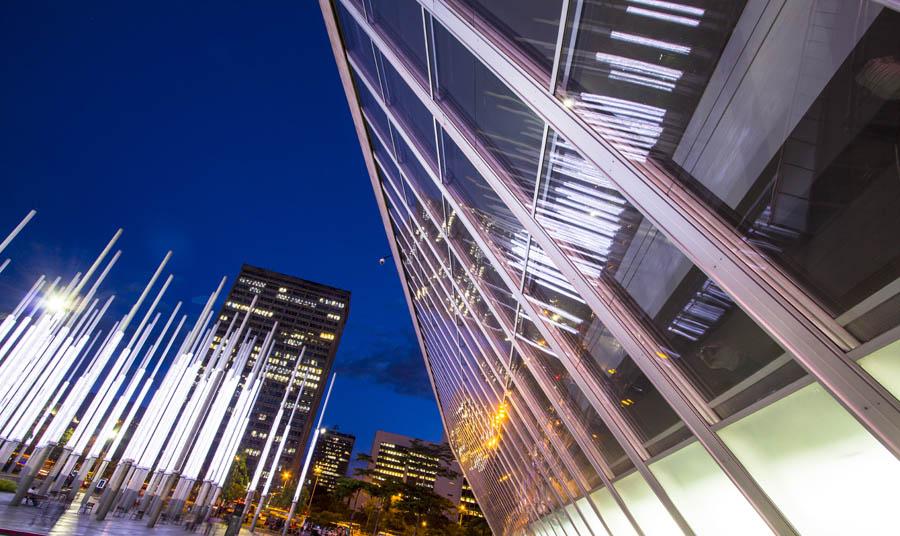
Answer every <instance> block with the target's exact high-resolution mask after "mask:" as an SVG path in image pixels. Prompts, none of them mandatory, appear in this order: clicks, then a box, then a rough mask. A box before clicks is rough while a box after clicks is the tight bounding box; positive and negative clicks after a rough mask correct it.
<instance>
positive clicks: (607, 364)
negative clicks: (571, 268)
mask: <svg viewBox="0 0 900 536" xmlns="http://www.w3.org/2000/svg"><path fill="white" fill-rule="evenodd" d="M524 293H525V295H526V297H527V298H528V299H529V301H530V302H532V304H533V305H534V306H535V307H536V308H537V309H538V312H539V313H540V319H541V320H542V321H543V322H544V323H545V324H546V325H547V327H548V328H549V329H551V330H553V331H556V332H557V333H558V335H559V337H560V338H561V339H562V340H563V341H565V342H566V343H567V345H568V346H569V348H570V349H571V350H572V352H573V354H574V355H575V357H576V359H577V362H576V366H578V367H579V369H581V370H582V371H584V372H585V373H586V374H589V375H590V377H592V378H594V379H595V380H597V382H598V383H599V384H600V386H601V387H602V388H603V389H604V390H605V392H606V395H607V396H608V397H609V398H610V399H611V400H612V401H613V403H614V404H616V405H617V406H618V407H619V408H620V411H621V412H622V414H623V416H625V417H626V419H627V420H628V421H629V422H631V424H632V426H633V427H634V428H635V429H636V430H638V431H639V432H640V433H641V435H642V439H643V440H644V441H645V446H646V448H647V450H648V451H649V452H651V454H655V453H658V452H660V451H662V450H664V449H666V448H668V447H670V446H672V445H674V444H676V443H678V442H679V441H681V440H683V439H686V438H687V437H690V433H689V432H688V431H687V429H686V428H685V427H684V424H683V423H682V422H681V421H680V420H679V419H678V416H677V415H676V414H675V412H674V411H673V410H672V408H671V407H670V406H669V404H668V403H667V402H666V401H665V400H664V399H663V397H662V396H661V395H660V394H659V392H658V391H657V390H656V389H655V388H654V387H653V384H652V383H650V380H648V379H647V377H646V376H644V374H643V373H642V372H641V370H640V369H639V368H638V367H637V365H636V364H635V363H634V362H633V361H632V360H631V357H630V356H629V355H628V354H627V353H626V352H625V350H624V348H622V346H621V345H620V344H619V343H618V342H617V341H616V340H615V339H614V338H613V336H612V334H610V333H609V331H608V330H607V329H606V327H605V326H604V325H603V324H602V323H601V322H600V321H599V320H597V318H596V317H595V316H594V313H593V311H592V310H591V309H590V308H589V307H588V306H587V305H586V304H585V303H584V302H583V301H582V300H581V298H580V297H579V296H578V294H576V293H575V290H574V289H573V288H572V287H571V285H569V284H568V282H566V281H565V279H563V277H562V275H561V274H560V273H559V271H558V270H557V269H556V267H555V266H554V265H553V263H552V262H551V260H550V258H549V257H547V255H546V254H544V252H543V251H542V250H541V248H540V247H539V246H538V245H537V244H536V243H534V242H532V244H531V249H530V250H529V254H528V268H527V270H526V274H525V287H524ZM522 325H523V327H524V328H526V330H525V331H524V333H526V334H527V333H528V332H529V329H528V328H530V331H531V332H533V333H535V334H536V335H533V336H531V337H532V340H534V339H533V337H535V336H537V337H540V335H539V334H538V330H537V328H535V327H533V326H532V325H531V324H530V321H527V320H526V321H525V322H523V324H522ZM541 341H543V338H542V337H540V339H539V341H537V342H538V344H540V342H541Z"/></svg>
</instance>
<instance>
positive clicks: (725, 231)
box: [319, 0, 900, 536]
mask: <svg viewBox="0 0 900 536" xmlns="http://www.w3.org/2000/svg"><path fill="white" fill-rule="evenodd" d="M319 3H320V6H321V7H322V10H323V13H324V15H325V24H326V27H327V29H328V32H329V36H330V39H331V42H332V45H333V48H334V51H335V58H336V62H337V66H338V70H339V72H340V74H341V77H342V81H343V84H344V89H345V91H346V94H347V98H348V101H349V103H350V109H351V112H352V115H353V120H354V124H355V126H356V130H357V133H358V136H359V139H360V143H361V145H362V148H363V154H364V156H365V161H366V166H367V169H368V172H369V176H370V179H371V183H372V187H373V188H374V190H375V192H376V194H377V195H376V197H377V202H378V206H379V209H380V211H381V215H382V219H383V223H384V225H385V229H386V232H387V235H388V238H389V241H390V243H391V247H392V251H393V253H394V258H395V259H397V260H398V262H397V269H398V272H399V274H400V277H401V279H402V281H403V283H404V292H405V294H406V298H407V300H408V304H409V308H410V313H411V315H412V317H413V319H414V323H415V327H416V332H417V336H418V339H419V343H420V345H421V348H422V351H423V354H424V356H425V363H426V366H427V367H428V372H429V376H430V378H431V382H432V386H433V389H434V392H435V396H436V397H437V401H438V405H439V408H440V411H441V414H442V417H443V421H444V425H445V428H446V432H447V437H448V440H449V442H450V445H451V447H452V448H453V451H454V453H455V455H456V457H457V459H458V460H459V462H460V465H461V468H462V470H463V472H464V473H465V476H466V481H467V482H468V483H469V484H470V485H471V488H472V491H473V492H474V495H475V496H476V497H477V498H478V502H479V504H480V505H481V508H482V511H483V513H484V516H485V518H486V519H487V521H488V522H489V523H490V525H491V527H492V529H493V531H494V532H495V533H496V534H520V533H530V534H537V535H541V536H558V535H561V534H567V535H586V534H613V535H619V534H653V535H657V534H713V535H716V534H736V533H742V534H771V533H776V534H823V533H872V534H877V533H879V532H882V531H883V527H885V526H891V523H892V521H891V519H892V512H893V508H894V507H893V505H892V503H891V500H890V499H889V497H891V496H892V489H893V482H895V481H896V480H897V478H900V462H898V460H897V456H898V454H900V401H898V400H897V395H898V393H900V341H898V339H900V239H898V238H897V237H898V236H900V211H897V210H896V208H895V207H896V206H897V204H898V202H900V165H898V162H900V157H898V154H900V153H898V150H897V147H898V132H900V40H898V39H897V38H896V35H897V33H898V32H900V13H898V11H897V9H898V7H900V6H898V4H897V2H895V1H893V0H881V1H875V0H862V1H860V0H847V1H842V2H826V1H816V0H796V1H793V0H792V1H791V2H776V3H772V2H768V3H767V2H753V1H742V0H717V1H712V0H693V1H657V0H603V1H599V0H584V1H579V0H516V1H513V0H434V1H428V2H424V1H417V0H390V1H388V0H368V1H362V0H320V2H319ZM823 475H828V476H827V479H828V480H827V482H826V481H825V480H823V478H825V477H823ZM856 490H867V493H859V492H858V491H856ZM713 504H714V505H715V507H714V508H711V507H710V505H713ZM848 512H852V515H849V514H848Z"/></svg>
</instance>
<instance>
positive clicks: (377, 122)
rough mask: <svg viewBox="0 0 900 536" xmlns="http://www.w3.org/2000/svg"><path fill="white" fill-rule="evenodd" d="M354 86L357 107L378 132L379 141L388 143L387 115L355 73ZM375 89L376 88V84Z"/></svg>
mask: <svg viewBox="0 0 900 536" xmlns="http://www.w3.org/2000/svg"><path fill="white" fill-rule="evenodd" d="M376 80H377V79H376ZM354 85H355V86H356V94H357V95H358V96H359V105H360V107H361V108H362V110H363V113H365V115H366V119H368V120H369V123H370V124H371V125H372V126H374V127H375V130H377V131H378V135H379V136H381V139H383V140H384V141H385V143H389V140H390V139H391V138H390V136H389V134H388V133H389V132H390V130H388V118H387V115H385V114H384V110H382V108H381V106H379V104H378V101H376V100H375V97H374V96H372V93H371V92H370V91H369V88H368V87H366V84H364V83H363V81H362V79H360V78H358V77H357V76H356V73H354ZM375 87H378V86H377V84H376V85H375Z"/></svg>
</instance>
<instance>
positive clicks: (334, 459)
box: [307, 429, 356, 491]
mask: <svg viewBox="0 0 900 536" xmlns="http://www.w3.org/2000/svg"><path fill="white" fill-rule="evenodd" d="M355 442H356V437H354V436H352V435H350V434H345V433H342V432H339V431H338V430H336V429H325V430H323V431H322V432H321V433H320V434H319V440H318V442H316V448H315V449H314V450H313V457H312V461H311V464H310V465H311V467H312V470H311V471H309V476H308V477H307V481H309V482H312V481H313V480H315V479H316V478H318V480H319V482H318V486H319V487H322V488H324V489H327V490H328V491H334V488H335V486H336V485H337V479H338V478H340V477H343V476H347V467H348V466H349V465H350V454H351V453H352V452H353V444H354V443H355Z"/></svg>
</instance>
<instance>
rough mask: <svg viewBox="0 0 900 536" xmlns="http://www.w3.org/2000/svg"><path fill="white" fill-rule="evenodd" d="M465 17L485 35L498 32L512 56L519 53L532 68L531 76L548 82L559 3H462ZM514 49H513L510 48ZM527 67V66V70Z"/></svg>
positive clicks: (538, 0)
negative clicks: (539, 77)
mask: <svg viewBox="0 0 900 536" xmlns="http://www.w3.org/2000/svg"><path fill="white" fill-rule="evenodd" d="M463 1H464V2H465V4H466V5H467V7H468V8H469V10H468V12H467V13H466V15H467V17H468V18H469V20H471V21H472V23H473V24H474V25H475V26H476V27H481V28H486V30H487V31H486V33H487V35H491V34H492V32H493V31H497V32H499V33H500V34H501V35H502V36H503V38H504V39H505V40H507V41H508V43H509V44H511V45H512V47H505V48H507V49H508V50H511V51H512V52H513V54H515V52H522V53H524V54H525V56H526V57H527V58H528V59H529V60H530V61H531V62H532V63H533V64H534V66H535V68H536V69H535V71H536V73H535V74H538V75H539V76H541V78H542V79H545V80H549V78H550V70H551V68H552V67H553V56H554V52H555V50H556V37H557V34H558V33H559V15H560V13H561V12H562V4H563V3H562V1H561V0H490V1H487V0H463ZM513 47H515V48H513ZM528 67H530V66H528Z"/></svg>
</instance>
